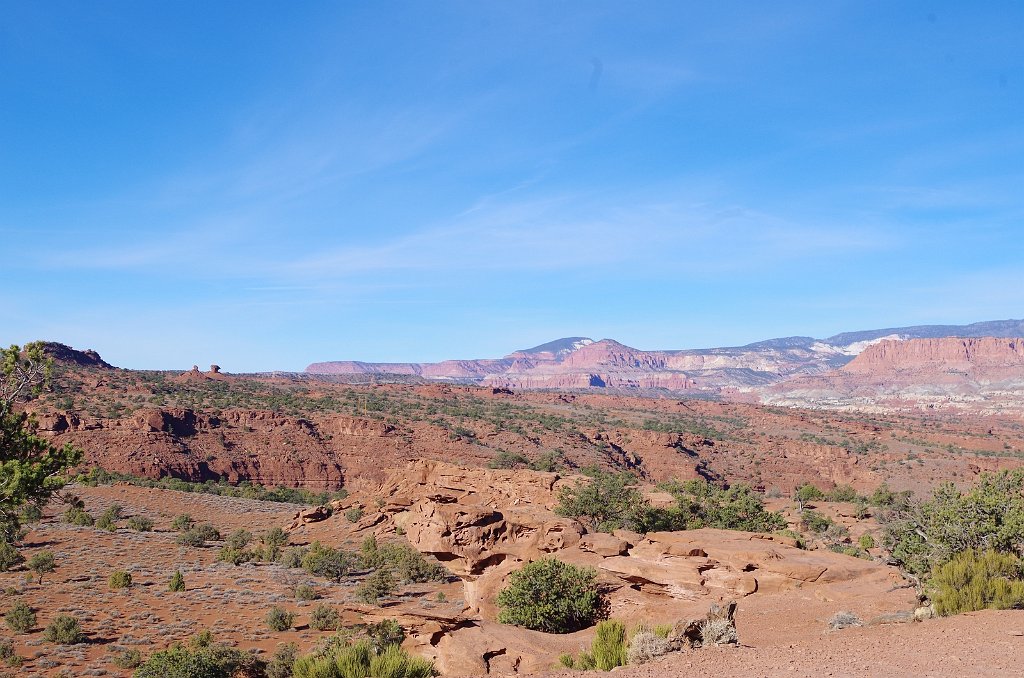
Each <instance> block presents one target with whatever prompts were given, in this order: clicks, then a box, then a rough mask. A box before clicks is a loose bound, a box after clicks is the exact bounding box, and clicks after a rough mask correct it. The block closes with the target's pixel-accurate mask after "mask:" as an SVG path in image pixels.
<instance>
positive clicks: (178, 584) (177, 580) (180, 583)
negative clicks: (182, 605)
mask: <svg viewBox="0 0 1024 678" xmlns="http://www.w3.org/2000/svg"><path fill="white" fill-rule="evenodd" d="M167 590H168V591H174V592H175V593H180V592H181V591H184V590H185V575H183V574H182V573H181V570H175V571H174V574H172V575H171V581H170V583H168V584H167Z"/></svg>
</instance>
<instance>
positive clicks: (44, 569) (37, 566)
mask: <svg viewBox="0 0 1024 678" xmlns="http://www.w3.org/2000/svg"><path fill="white" fill-rule="evenodd" d="M54 567H55V561H54V557H53V553H51V552H50V551H39V552H38V553H34V554H33V555H32V557H31V558H29V559H28V569H30V570H32V571H33V572H35V573H36V576H37V577H39V583H40V584H42V583H43V575H44V574H47V573H49V572H53V570H54Z"/></svg>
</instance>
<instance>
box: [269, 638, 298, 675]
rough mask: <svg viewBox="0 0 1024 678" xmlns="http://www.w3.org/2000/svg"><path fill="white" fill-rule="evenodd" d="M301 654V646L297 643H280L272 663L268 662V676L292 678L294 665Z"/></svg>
mask: <svg viewBox="0 0 1024 678" xmlns="http://www.w3.org/2000/svg"><path fill="white" fill-rule="evenodd" d="M298 656H299V646H298V645H296V644H295V643H284V644H283V645H278V646H277V650H276V651H275V652H274V656H273V657H271V659H270V663H269V664H267V678H292V667H293V666H295V660H296V659H297V658H298Z"/></svg>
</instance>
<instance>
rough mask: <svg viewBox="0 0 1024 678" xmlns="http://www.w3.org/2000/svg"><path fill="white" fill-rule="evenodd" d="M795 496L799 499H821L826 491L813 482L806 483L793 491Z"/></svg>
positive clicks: (802, 500)
mask: <svg viewBox="0 0 1024 678" xmlns="http://www.w3.org/2000/svg"><path fill="white" fill-rule="evenodd" d="M793 498H794V499H796V500H797V501H801V502H804V501H821V500H822V499H824V498H825V493H824V492H822V491H821V490H820V489H818V488H817V487H816V486H814V485H812V484H811V483H804V484H803V485H801V486H800V487H798V488H796V491H794V492H793Z"/></svg>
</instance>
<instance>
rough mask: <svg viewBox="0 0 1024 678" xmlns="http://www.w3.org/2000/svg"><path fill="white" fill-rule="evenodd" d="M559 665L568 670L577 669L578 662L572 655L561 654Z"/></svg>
mask: <svg viewBox="0 0 1024 678" xmlns="http://www.w3.org/2000/svg"><path fill="white" fill-rule="evenodd" d="M558 663H559V664H561V665H562V666H564V667H565V668H567V669H572V668H576V660H575V658H573V656H572V655H571V654H568V653H566V654H560V655H558Z"/></svg>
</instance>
